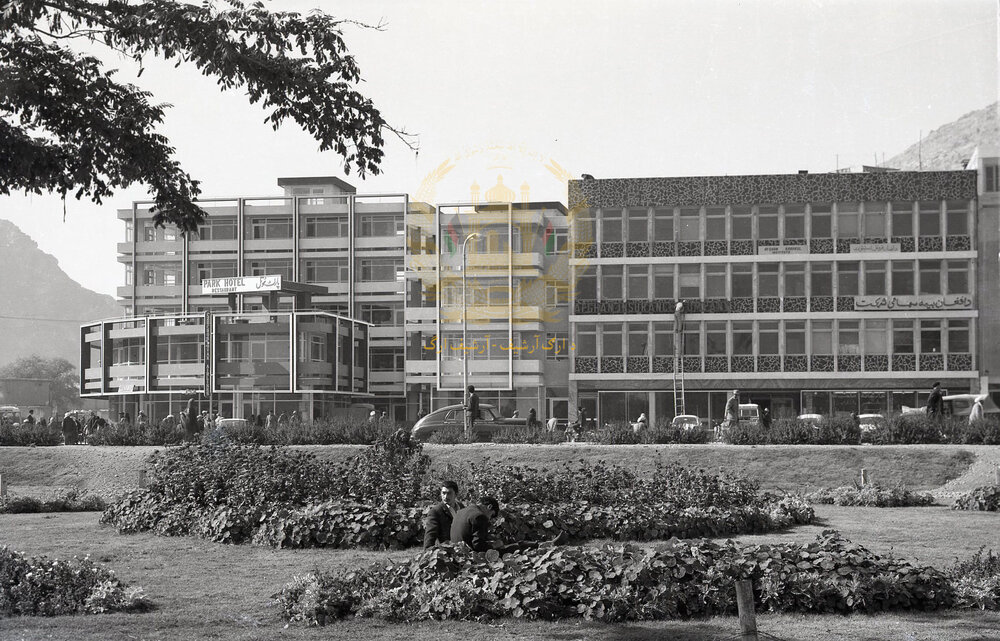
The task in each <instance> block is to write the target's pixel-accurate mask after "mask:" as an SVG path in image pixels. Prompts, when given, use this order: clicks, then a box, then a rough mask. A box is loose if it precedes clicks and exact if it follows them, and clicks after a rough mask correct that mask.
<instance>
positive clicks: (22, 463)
mask: <svg viewBox="0 0 1000 641" xmlns="http://www.w3.org/2000/svg"><path fill="white" fill-rule="evenodd" d="M156 449H158V448H153V447H90V446H86V445H79V446H59V447H37V448H26V447H0V474H2V475H4V477H5V480H6V482H7V484H8V486H9V487H11V489H12V490H13V491H14V492H15V493H18V494H38V493H40V492H42V491H44V490H45V488H52V487H61V488H68V487H80V488H83V489H87V490H89V491H91V492H93V493H96V494H99V495H102V496H105V497H110V496H113V495H115V494H118V493H120V492H122V491H123V490H125V489H128V488H130V487H135V486H136V484H137V483H138V479H139V470H140V469H142V467H143V462H144V461H145V459H146V458H147V457H148V456H149V455H150V454H151V453H152V452H153V451H155V450H156ZM159 449H162V448H159ZM300 449H304V450H307V451H311V452H314V453H315V454H316V455H317V456H319V457H321V458H325V459H332V460H343V459H347V458H349V457H352V456H355V455H357V454H358V453H359V452H360V451H361V449H362V448H361V447H360V446H350V445H326V446H307V447H302V448H300ZM424 451H425V452H426V453H427V454H428V455H430V457H431V461H432V464H433V466H434V468H435V469H436V470H439V471H443V470H444V469H445V468H446V467H447V465H448V464H449V463H452V464H462V463H467V462H481V461H482V460H483V459H489V460H490V461H496V462H499V463H506V464H521V465H529V466H532V467H536V468H539V469H552V470H554V469H557V468H559V467H560V466H561V465H562V464H563V463H567V462H568V463H571V464H572V463H576V462H579V461H580V460H587V461H601V460H603V461H606V462H607V463H608V464H620V465H624V466H628V467H635V468H638V469H640V470H650V469H652V468H653V467H654V466H655V465H656V463H657V462H658V461H660V462H664V463H671V462H679V463H684V464H687V465H693V466H697V467H703V468H706V469H709V470H713V471H714V470H716V469H718V468H720V467H725V468H726V469H728V470H731V471H734V472H743V473H746V474H748V475H750V476H752V477H755V478H758V479H760V481H761V484H762V486H763V487H764V488H766V489H785V490H800V491H811V490H815V489H818V488H821V487H839V486H843V485H850V484H851V483H853V482H854V481H855V480H857V479H858V478H859V476H860V473H861V468H866V469H868V470H869V472H870V473H871V477H872V479H873V480H875V481H877V482H879V483H882V484H886V485H892V484H895V483H903V484H905V485H906V486H908V487H909V488H911V489H916V490H929V489H933V488H937V487H940V486H942V485H944V484H945V483H947V482H948V481H950V480H952V479H955V478H957V477H959V476H960V475H962V474H963V473H964V472H965V471H966V470H968V469H969V468H970V466H971V465H972V464H973V461H975V460H976V458H977V456H980V457H989V458H990V459H992V458H997V457H1000V446H985V445H979V446H964V445H893V446H856V447H855V446H839V445H815V446H814V445H771V446H759V447H757V446H736V445H714V444H713V445H627V446H623V445H588V444H564V445H499V444H490V443H483V444H474V445H427V446H425V448H424ZM983 469H984V472H983V475H984V478H985V475H986V474H987V472H988V470H986V467H985V466H984V467H983ZM989 474H992V472H989Z"/></svg>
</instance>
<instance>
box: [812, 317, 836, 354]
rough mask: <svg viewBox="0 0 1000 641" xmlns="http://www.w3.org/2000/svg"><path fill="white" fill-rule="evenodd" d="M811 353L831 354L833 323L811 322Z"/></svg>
mask: <svg viewBox="0 0 1000 641" xmlns="http://www.w3.org/2000/svg"><path fill="white" fill-rule="evenodd" d="M812 353H813V354H833V323H832V322H831V321H812Z"/></svg>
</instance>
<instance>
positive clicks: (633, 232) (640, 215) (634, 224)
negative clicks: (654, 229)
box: [628, 209, 649, 242]
mask: <svg viewBox="0 0 1000 641" xmlns="http://www.w3.org/2000/svg"><path fill="white" fill-rule="evenodd" d="M648 223H649V211H648V210H646V209H629V210H628V239H629V240H631V241H633V242H636V241H645V240H649V230H648Z"/></svg>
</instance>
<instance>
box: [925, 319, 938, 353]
mask: <svg viewBox="0 0 1000 641" xmlns="http://www.w3.org/2000/svg"><path fill="white" fill-rule="evenodd" d="M940 351H941V321H939V320H921V321H920V353H921V354H937V353H940Z"/></svg>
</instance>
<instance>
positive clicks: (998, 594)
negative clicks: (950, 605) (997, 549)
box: [948, 548, 1000, 610]
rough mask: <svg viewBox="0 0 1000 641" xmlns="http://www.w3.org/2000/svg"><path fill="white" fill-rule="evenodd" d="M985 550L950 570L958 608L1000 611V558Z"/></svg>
mask: <svg viewBox="0 0 1000 641" xmlns="http://www.w3.org/2000/svg"><path fill="white" fill-rule="evenodd" d="M984 549H985V548H979V551H978V552H976V553H975V554H973V555H972V557H970V558H968V559H966V560H964V561H956V562H955V565H953V566H952V567H951V568H949V570H948V575H949V576H950V577H951V581H952V585H953V586H954V588H955V601H956V605H957V606H958V607H962V608H979V609H980V610H1000V556H997V555H994V554H993V550H990V551H989V552H988V553H986V554H983V550H984Z"/></svg>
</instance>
